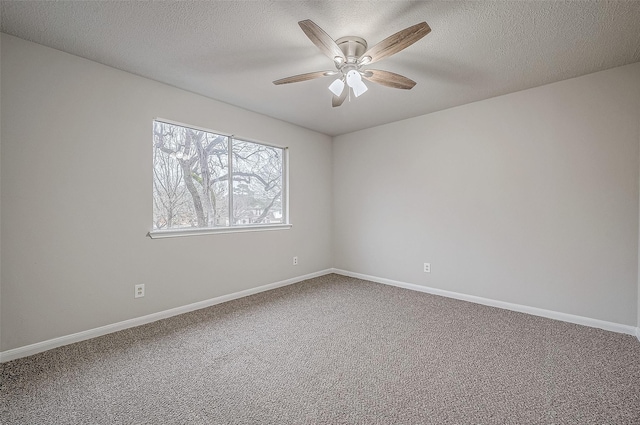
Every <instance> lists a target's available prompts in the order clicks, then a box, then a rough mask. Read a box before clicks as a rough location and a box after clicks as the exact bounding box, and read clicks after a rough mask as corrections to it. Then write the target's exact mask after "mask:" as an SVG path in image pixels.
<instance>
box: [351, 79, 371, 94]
mask: <svg viewBox="0 0 640 425" xmlns="http://www.w3.org/2000/svg"><path fill="white" fill-rule="evenodd" d="M352 88H353V94H355V95H356V97H358V96H360V95H361V94H362V93H364V92H366V91H367V90H369V88H368V87H367V86H366V85H365V84H364V83H363V82H362V81H359V82H358V83H357V84H355V85H354V86H353V87H352Z"/></svg>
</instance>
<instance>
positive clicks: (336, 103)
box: [331, 84, 349, 108]
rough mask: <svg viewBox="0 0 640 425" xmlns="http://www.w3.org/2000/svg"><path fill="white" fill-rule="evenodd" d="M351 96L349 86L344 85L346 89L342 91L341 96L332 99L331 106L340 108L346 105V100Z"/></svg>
mask: <svg viewBox="0 0 640 425" xmlns="http://www.w3.org/2000/svg"><path fill="white" fill-rule="evenodd" d="M348 94H349V86H347V85H346V84H345V85H344V89H342V94H341V95H340V96H333V99H331V105H332V106H333V107H334V108H335V107H336V106H340V105H342V104H343V103H344V100H345V99H346V98H347V95H348Z"/></svg>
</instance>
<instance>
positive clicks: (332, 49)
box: [298, 19, 347, 62]
mask: <svg viewBox="0 0 640 425" xmlns="http://www.w3.org/2000/svg"><path fill="white" fill-rule="evenodd" d="M298 25H300V28H302V31H304V33H305V34H307V37H309V40H311V42H312V43H313V44H315V45H316V46H318V48H319V49H320V50H321V51H322V53H324V54H325V55H327V56H328V57H329V59H331V60H332V61H334V62H335V60H336V59H335V58H336V57H338V58H341V59H342V62H345V61H346V60H347V59H346V58H345V57H344V53H342V50H340V47H338V45H337V44H336V42H335V41H334V40H333V39H332V38H331V37H329V35H328V34H327V33H326V32H324V30H323V29H322V28H320V27H319V26H318V25H316V24H315V23H314V22H313V21H311V20H309V19H307V20H304V21H300V22H298Z"/></svg>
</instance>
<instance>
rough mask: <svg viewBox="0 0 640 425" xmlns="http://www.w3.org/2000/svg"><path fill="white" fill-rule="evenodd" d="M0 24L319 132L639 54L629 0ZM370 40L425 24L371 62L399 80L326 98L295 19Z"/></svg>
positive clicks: (205, 6) (129, 5)
mask: <svg viewBox="0 0 640 425" xmlns="http://www.w3.org/2000/svg"><path fill="white" fill-rule="evenodd" d="M1 13H2V17H1V18H2V19H1V22H2V26H1V30H2V32H5V33H8V34H11V35H14V36H17V37H20V38H24V39H27V40H31V41H34V42H36V43H40V44H44V45H46V46H50V47H53V48H55V49H59V50H62V51H65V52H69V53H72V54H74V55H78V56H82V57H85V58H88V59H91V60H94V61H97V62H100V63H103V64H106V65H109V66H112V67H115V68H118V69H122V70H125V71H129V72H132V73H134V74H138V75H141V76H144V77H147V78H151V79H154V80H157V81H161V82H164V83H167V84H170V85H173V86H176V87H180V88H182V89H186V90H189V91H192V92H195V93H199V94H202V95H204V96H208V97H211V98H214V99H218V100H221V101H223V102H226V103H229V104H232V105H236V106H239V107H242V108H245V109H248V110H251V111H256V112H259V113H262V114H265V115H269V116H271V117H275V118H279V119H281V120H284V121H288V122H291V123H294V124H297V125H300V126H302V127H306V128H310V129H313V130H317V131H319V132H322V133H325V134H328V135H332V136H333V135H338V134H343V133H348V132H351V131H355V130H359V129H363V128H367V127H372V126H376V125H379V124H384V123H388V122H392V121H397V120H401V119H405V118H410V117H414V116H418V115H423V114H426V113H430V112H434V111H438V110H442V109H446V108H450V107H452V106H457V105H462V104H466V103H469V102H474V101H477V100H482V99H487V98H490V97H493V96H498V95H501V94H505V93H510V92H514V91H518V90H523V89H527V88H530V87H535V86H539V85H543V84H547V83H551V82H554V81H559V80H563V79H567V78H571V77H576V76H579V75H584V74H588V73H591V72H595V71H599V70H603V69H607V68H611V67H615V66H620V65H625V64H628V63H632V62H638V61H640V1H573V2H567V1H491V2H480V1H425V2H408V1H393V2H392V1H366V2H360V1H200V2H194V1H179V2H178V1H164V2H138V1H122V2H121V1H118V2H116V1H85V2H78V1H71V2H65V1H6V0H2V1H1ZM303 19H311V20H312V21H314V22H315V23H316V24H318V25H319V26H320V27H322V28H323V29H324V30H325V31H326V32H327V33H328V34H329V35H330V36H331V37H332V38H334V39H337V38H340V37H343V36H346V35H355V36H359V37H363V38H365V39H366V40H367V42H368V43H369V46H373V45H374V44H376V43H377V42H379V41H381V40H382V39H384V38H386V37H387V36H389V35H391V34H393V33H395V32H397V31H400V30H402V29H404V28H406V27H408V26H410V25H413V24H416V23H418V22H422V21H426V22H427V23H428V24H429V26H430V27H431V28H432V32H431V33H430V34H429V35H427V36H426V37H425V38H423V39H422V40H420V41H418V42H417V43H416V44H414V45H412V46H410V47H409V48H407V49H406V50H403V51H402V52H400V53H397V54H396V55H394V56H392V57H389V58H387V59H384V60H382V61H380V62H378V63H376V64H375V65H372V67H375V68H376V69H384V70H388V71H392V72H396V73H399V74H402V75H405V76H407V77H409V78H411V79H413V80H415V81H417V83H418V84H417V85H416V86H415V87H414V88H413V89H412V90H410V91H406V90H398V89H392V88H387V87H383V86H380V85H376V84H374V83H367V85H368V86H369V91H368V92H367V93H365V94H363V95H362V96H361V97H359V98H357V99H353V100H352V101H351V102H345V104H344V105H343V106H341V107H339V108H332V106H331V96H332V95H331V93H330V92H329V90H328V89H327V87H328V85H329V84H330V83H331V81H332V80H333V79H332V78H331V77H325V78H321V79H317V80H312V81H305V82H300V83H295V84H287V85H282V86H275V85H273V84H272V81H273V80H276V79H279V78H283V77H288V76H290V75H295V74H302V73H306V72H312V71H319V70H328V69H332V67H333V64H332V61H331V60H329V59H328V58H327V57H326V56H324V55H323V54H322V53H321V52H320V50H319V49H318V48H317V47H316V46H314V45H313V44H312V43H311V41H310V40H309V39H308V38H307V37H306V36H305V34H304V33H303V32H302V30H301V29H300V27H299V26H298V21H301V20H303Z"/></svg>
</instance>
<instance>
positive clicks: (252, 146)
mask: <svg viewBox="0 0 640 425" xmlns="http://www.w3.org/2000/svg"><path fill="white" fill-rule="evenodd" d="M232 151H233V161H232V167H233V204H232V205H233V224H236V225H250V224H268V223H284V217H283V211H282V170H283V154H284V150H283V149H281V148H274V147H271V146H265V145H261V144H258V143H251V142H245V141H242V140H233V143H232Z"/></svg>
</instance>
